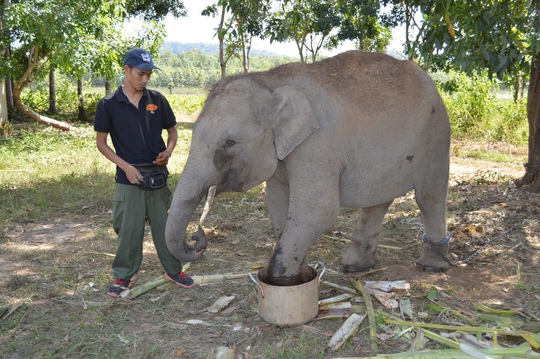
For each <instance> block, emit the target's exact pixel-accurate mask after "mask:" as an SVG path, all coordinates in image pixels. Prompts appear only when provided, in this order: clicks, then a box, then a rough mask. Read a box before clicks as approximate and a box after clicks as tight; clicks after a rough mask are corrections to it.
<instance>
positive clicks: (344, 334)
mask: <svg viewBox="0 0 540 359" xmlns="http://www.w3.org/2000/svg"><path fill="white" fill-rule="evenodd" d="M365 318H366V315H365V314H364V315H359V314H356V313H353V314H351V316H350V317H349V318H347V320H346V321H345V323H343V325H342V326H341V327H340V328H339V329H338V330H337V331H336V332H335V333H334V335H333V336H332V338H331V339H330V342H329V343H328V345H327V347H326V350H325V352H326V353H331V352H333V351H336V350H338V349H339V348H341V347H342V346H343V344H345V342H346V341H347V339H349V338H350V337H351V336H352V335H353V334H354V333H355V332H356V330H358V327H359V326H360V324H362V322H363V321H364V319H365Z"/></svg>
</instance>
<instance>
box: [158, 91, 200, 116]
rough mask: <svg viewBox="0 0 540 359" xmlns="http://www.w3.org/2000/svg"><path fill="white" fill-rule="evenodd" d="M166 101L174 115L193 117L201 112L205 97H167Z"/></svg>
mask: <svg viewBox="0 0 540 359" xmlns="http://www.w3.org/2000/svg"><path fill="white" fill-rule="evenodd" d="M167 99H168V100H169V103H170V104H171V107H172V108H173V110H174V112H175V113H178V112H183V113H186V114H188V115H193V114H195V113H197V112H200V111H201V109H202V107H203V105H204V101H206V95H168V96H167Z"/></svg>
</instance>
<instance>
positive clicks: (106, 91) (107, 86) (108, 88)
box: [105, 79, 111, 95]
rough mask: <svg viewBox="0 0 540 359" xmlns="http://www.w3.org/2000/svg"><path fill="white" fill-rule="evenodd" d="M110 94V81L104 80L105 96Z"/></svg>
mask: <svg viewBox="0 0 540 359" xmlns="http://www.w3.org/2000/svg"><path fill="white" fill-rule="evenodd" d="M110 93H111V81H109V80H108V79H105V95H108V94H110Z"/></svg>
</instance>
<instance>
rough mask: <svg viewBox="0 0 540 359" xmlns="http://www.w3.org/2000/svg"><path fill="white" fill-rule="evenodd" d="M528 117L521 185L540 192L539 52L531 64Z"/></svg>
mask: <svg viewBox="0 0 540 359" xmlns="http://www.w3.org/2000/svg"><path fill="white" fill-rule="evenodd" d="M527 118H528V119H529V158H528V162H527V164H526V165H525V175H524V176H523V178H522V179H521V181H520V185H521V186H529V190H530V191H531V192H540V52H539V53H538V54H536V56H535V57H534V59H533V61H532V65H531V76H530V78H529V92H528V98H527Z"/></svg>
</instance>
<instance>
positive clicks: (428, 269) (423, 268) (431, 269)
mask: <svg viewBox="0 0 540 359" xmlns="http://www.w3.org/2000/svg"><path fill="white" fill-rule="evenodd" d="M415 264H416V270H417V271H420V272H426V273H444V272H446V271H447V270H448V266H446V268H444V267H433V266H428V265H424V264H422V263H418V262H417V263H415Z"/></svg>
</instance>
